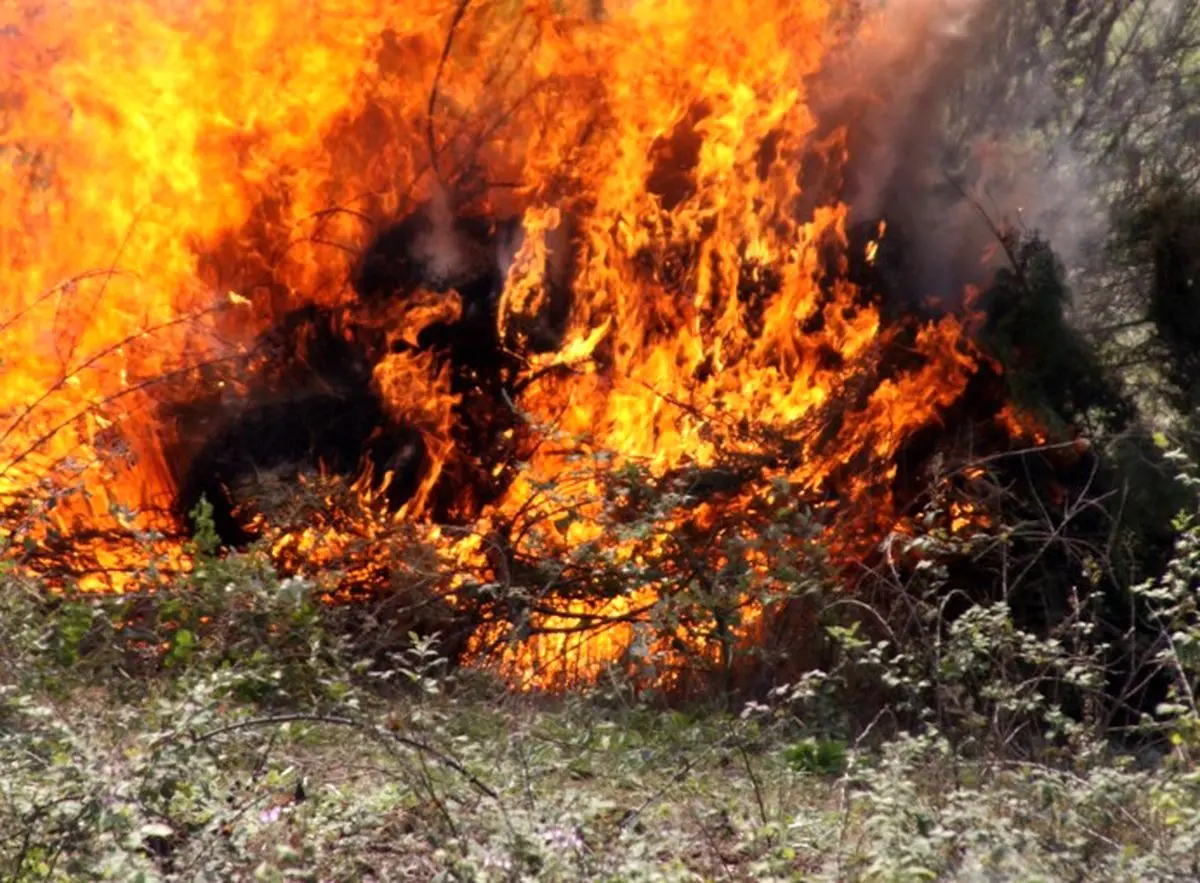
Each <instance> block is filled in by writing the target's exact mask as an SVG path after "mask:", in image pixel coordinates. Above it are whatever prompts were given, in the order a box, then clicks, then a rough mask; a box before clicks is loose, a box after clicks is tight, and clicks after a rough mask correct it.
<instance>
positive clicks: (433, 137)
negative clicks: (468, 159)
mask: <svg viewBox="0 0 1200 883" xmlns="http://www.w3.org/2000/svg"><path fill="white" fill-rule="evenodd" d="M470 6H471V0H458V6H456V7H455V9H454V17H453V18H452V19H451V20H450V30H449V31H447V33H446V42H445V43H444V44H442V55H441V57H440V58H439V59H438V64H437V71H436V73H434V75H433V86H432V88H430V90H429V105H428V107H426V109H425V138H426V140H427V142H428V146H429V164H430V167H431V168H432V169H433V176H434V178H436V179H437V182H438V185H439V186H440V187H441V188H442V189H443V190H444V189H445V186H446V184H445V181H443V180H442V170H441V165H440V164H439V163H438V146H437V133H436V132H435V131H434V125H433V113H434V110H435V108H436V107H437V101H438V92H439V90H440V88H441V84H442V74H443V72H444V71H445V70H446V62H447V60H448V59H449V58H450V49H451V47H452V46H453V45H454V35H455V33H457V31H458V26H459V25H460V24H462V20H463V17H464V16H465V15H466V14H467V9H468V8H469V7H470Z"/></svg>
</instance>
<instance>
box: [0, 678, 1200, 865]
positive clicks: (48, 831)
mask: <svg viewBox="0 0 1200 883" xmlns="http://www.w3.org/2000/svg"><path fill="white" fill-rule="evenodd" d="M227 687H228V683H227V678H226V677H224V676H217V675H213V676H211V677H207V678H202V679H199V680H196V681H194V682H193V683H191V684H190V685H189V687H188V689H187V690H182V691H181V690H177V689H171V690H166V691H158V690H154V691H148V692H147V693H146V694H145V695H143V696H142V697H141V698H140V699H136V700H134V699H132V698H130V697H129V696H128V695H125V696H124V697H123V698H119V699H118V698H115V697H114V696H113V695H112V694H109V693H106V692H105V691H104V690H96V689H92V690H88V691H80V692H75V693H72V694H70V695H64V696H60V697H59V698H57V699H53V700H52V699H50V698H48V697H42V699H41V700H37V699H35V698H34V697H28V696H21V695H20V694H19V693H17V692H14V691H12V690H10V691H8V692H7V693H6V694H5V700H4V701H5V708H4V718H3V720H4V730H3V734H4V735H3V739H2V741H0V748H2V752H0V757H2V758H3V761H2V762H3V769H2V770H0V781H2V783H3V784H2V785H0V819H2V820H3V825H2V826H0V828H2V830H3V832H4V833H3V834H0V868H4V869H5V879H16V880H91V879H120V880H134V879H139V880H239V879H246V880H250V879H256V880H292V879H294V880H313V881H318V880H321V881H324V880H347V881H349V880H379V881H383V880H436V879H445V880H523V879H538V880H805V879H813V880H921V879H967V880H1012V879H1024V880H1034V879H1042V880H1066V879H1081V880H1135V879H1136V880H1151V879H1188V875H1189V874H1191V873H1194V871H1195V867H1194V866H1195V862H1196V856H1197V855H1198V854H1200V853H1198V851H1197V850H1198V848H1200V801H1198V800H1197V797H1200V777H1198V776H1197V774H1196V773H1181V772H1179V771H1171V770H1169V769H1167V768H1163V767H1160V768H1159V769H1157V770H1152V771H1151V770H1138V769H1136V768H1135V767H1134V766H1133V765H1132V764H1131V763H1129V762H1122V763H1117V762H1112V763H1107V764H1104V765H1100V766H1097V767H1095V768H1093V769H1092V770H1090V771H1088V772H1086V773H1082V774H1081V773H1075V772H1068V771H1064V770H1057V771H1056V770H1054V769H1051V768H1049V767H1043V766H1038V765H1033V764H1006V763H1000V762H995V763H988V762H979V761H975V762H966V761H964V760H963V759H962V758H959V757H956V756H955V753H954V752H953V751H951V750H950V748H949V745H948V744H947V743H946V742H945V741H944V740H942V739H940V738H938V737H936V736H935V735H932V734H927V735H925V736H922V737H917V738H899V739H895V740H892V741H891V742H890V743H889V744H886V745H876V746H872V747H870V748H868V747H865V746H858V747H854V746H850V747H848V748H847V747H846V746H840V747H833V748H829V747H823V746H822V745H821V743H820V742H819V741H818V742H815V743H814V741H813V740H812V739H811V738H796V737H795V732H796V731H797V729H798V725H797V724H795V723H794V722H793V723H789V724H788V725H786V726H780V725H770V724H767V723H766V722H765V721H756V720H754V719H753V718H751V719H748V720H740V719H738V718H731V717H729V716H726V715H722V714H718V713H715V712H714V713H710V714H699V715H695V716H685V715H682V714H679V713H672V712H667V711H655V710H651V709H647V708H644V707H641V706H638V705H636V704H625V703H623V702H621V701H617V700H614V699H613V697H611V696H607V697H603V696H592V697H574V698H572V699H569V700H565V701H558V702H549V701H542V702H538V701H534V700H530V699H522V698H513V697H501V696H496V695H491V696H486V695H482V694H481V695H475V696H471V697H468V696H459V697H457V698H455V697H454V696H452V695H432V696H426V697H412V696H410V697H399V696H397V697H393V698H391V699H387V700H383V699H379V698H378V697H376V698H374V699H371V700H370V701H367V700H366V699H365V698H364V697H355V701H351V702H350V704H349V706H348V707H343V708H341V709H338V710H332V709H331V710H328V711H321V712H313V713H314V714H316V715H326V716H328V718H329V720H330V722H320V721H314V720H307V721H294V720H291V721H288V720H284V718H287V717H289V716H291V715H294V714H295V713H294V712H285V713H281V712H278V711H273V710H272V711H266V710H264V709H263V708H261V707H258V706H255V705H250V704H241V703H235V702H230V701H228V700H227V699H226V698H223V697H225V696H227V695H228V690H227ZM418 746H419V747H418ZM831 757H832V758H833V759H834V760H833V762H830V758H831ZM818 761H820V762H818ZM18 860H19V861H20V867H19V868H18V867H17V866H16V864H15V863H16V862H17V861H18ZM14 873H15V877H14V876H12V875H13V874H14Z"/></svg>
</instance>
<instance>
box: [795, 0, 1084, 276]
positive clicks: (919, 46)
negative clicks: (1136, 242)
mask: <svg viewBox="0 0 1200 883" xmlns="http://www.w3.org/2000/svg"><path fill="white" fill-rule="evenodd" d="M997 21H998V18H997V15H996V7H995V5H994V4H991V3H988V2H986V0H886V2H885V3H883V4H882V5H881V7H880V9H879V10H878V11H877V12H876V13H875V15H874V16H873V17H869V23H868V25H867V26H865V27H864V28H862V29H860V31H859V32H858V33H857V34H856V35H855V37H854V38H853V39H852V40H851V42H850V44H849V45H848V47H847V48H846V51H845V52H844V53H843V54H842V55H841V56H840V57H839V58H838V60H837V61H836V62H835V64H834V66H833V67H832V69H831V71H830V75H829V76H828V77H827V78H826V80H825V81H824V82H823V85H822V86H821V87H820V88H819V90H818V105H817V111H818V114H819V116H820V117H821V118H822V119H823V120H824V121H825V122H826V124H827V125H839V124H840V125H845V126H846V127H847V129H848V132H849V138H850V156H851V159H850V168H849V169H848V180H847V193H846V198H847V201H848V202H849V204H850V206H851V213H852V219H857V220H870V219H874V218H876V217H880V216H882V217H885V218H887V219H889V220H890V221H893V222H895V225H896V226H897V227H899V228H900V229H901V230H903V231H905V233H906V234H907V239H906V248H908V249H910V251H911V254H910V255H909V257H908V260H909V261H910V262H911V264H912V265H913V270H914V274H913V275H914V279H915V280H916V282H915V284H916V285H917V286H918V287H919V289H920V290H917V291H913V292H912V294H913V296H914V297H915V298H917V299H923V298H926V297H930V296H933V297H937V298H942V299H949V300H954V299H956V298H958V297H959V296H960V295H961V293H962V290H963V287H964V286H965V284H967V283H969V282H984V281H986V278H987V277H988V276H990V271H991V270H993V269H994V267H995V266H996V265H997V262H998V261H999V260H1002V255H999V253H998V252H997V251H996V249H995V247H994V246H995V245H996V236H995V231H996V229H997V228H1003V227H1016V228H1025V229H1036V230H1038V231H1039V232H1040V233H1041V234H1042V235H1044V236H1045V237H1046V238H1048V239H1049V240H1050V242H1051V244H1052V245H1053V247H1054V248H1055V250H1056V251H1057V252H1058V254H1059V255H1060V257H1062V258H1063V260H1064V262H1065V263H1066V264H1067V265H1068V266H1072V265H1075V264H1078V263H1080V262H1081V261H1082V260H1083V259H1084V258H1085V256H1086V254H1087V252H1088V250H1089V248H1090V246H1091V245H1092V244H1093V243H1094V242H1096V241H1097V239H1098V238H1099V237H1100V236H1101V235H1102V233H1103V231H1104V229H1105V225H1106V220H1107V219H1106V216H1105V215H1104V213H1103V212H1101V211H1099V210H1097V208H1096V206H1095V204H1094V200H1093V197H1092V194H1093V193H1094V192H1095V190H1096V174H1095V170H1094V169H1092V168H1091V167H1090V166H1089V164H1088V163H1087V162H1085V161H1084V160H1083V159H1082V158H1081V157H1080V156H1079V155H1078V154H1077V153H1076V152H1075V151H1074V150H1072V149H1071V147H1070V145H1069V144H1068V143H1067V142H1066V139H1065V138H1063V139H1055V138H1053V137H1048V136H1047V135H1046V134H1045V133H1046V129H1045V128H1044V127H1042V126H1041V121H1043V120H1045V119H1047V118H1053V117H1054V112H1055V111H1056V109H1057V108H1056V107H1055V104H1056V103H1057V102H1060V101H1061V98H1059V97H1057V96H1056V95H1055V94H1054V93H1053V92H1052V91H1051V89H1050V87H1049V86H1048V85H1039V84H1038V83H1036V82H1028V81H1026V82H1022V83H1021V88H1020V89H1019V90H1014V89H1011V88H1007V87H1006V84H1004V83H1002V82H1000V81H1001V80H1003V78H1004V77H1006V75H1007V74H1008V72H1007V71H1005V70H1003V69H1001V70H996V69H995V68H994V65H995V63H996V58H997V55H996V53H994V52H992V51H990V50H991V49H992V45H991V41H993V40H994V39H996V36H997V35H996V34H995V32H994V31H995V28H996V23H997ZM988 254H992V255H993V257H992V258H991V260H990V262H988V261H985V255H988ZM997 255H999V256H997Z"/></svg>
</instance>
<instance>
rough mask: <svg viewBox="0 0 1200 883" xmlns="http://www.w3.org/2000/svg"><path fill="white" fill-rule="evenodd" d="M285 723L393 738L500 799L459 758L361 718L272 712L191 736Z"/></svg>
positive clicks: (214, 735)
mask: <svg viewBox="0 0 1200 883" xmlns="http://www.w3.org/2000/svg"><path fill="white" fill-rule="evenodd" d="M288 723H313V724H330V725H333V726H339V727H349V728H350V729H352V730H358V731H359V732H361V733H365V734H367V735H369V736H371V737H373V738H375V739H379V740H381V741H386V740H387V739H389V738H390V739H391V740H392V741H395V742H398V743H399V744H401V745H404V746H405V747H407V748H411V749H413V750H414V751H416V752H418V753H419V754H421V755H424V756H428V757H431V758H433V759H434V760H436V761H437V762H438V763H440V764H442V765H443V766H445V767H447V768H449V769H451V770H453V771H454V772H456V773H458V774H459V775H460V776H462V777H463V778H464V779H466V780H467V782H469V783H470V784H471V786H472V787H474V788H475V789H476V790H478V791H479V792H480V793H481V794H484V795H486V796H487V797H490V798H491V799H492V800H495V801H499V800H500V795H499V794H498V793H497V792H496V791H495V790H494V789H492V788H491V787H489V786H488V785H487V784H485V783H484V782H482V781H480V779H479V777H478V776H476V775H475V774H474V773H472V772H471V771H470V770H468V769H467V768H466V767H465V766H463V765H462V764H461V763H460V762H459V761H457V760H455V759H454V758H453V757H451V756H450V755H448V754H446V753H445V752H443V751H440V750H439V749H437V748H434V747H433V746H432V745H427V744H425V743H424V742H421V741H419V740H417V739H413V738H412V737H411V736H405V735H403V734H401V733H396V732H392V731H391V730H385V729H383V728H381V727H377V726H372V725H371V724H366V723H363V722H362V721H357V720H354V719H353V718H349V717H340V716H336V715H327V714H315V713H303V712H299V713H294V714H275V715H269V716H266V717H254V718H248V719H246V720H241V721H235V722H234V723H231V724H226V725H225V726H223V727H217V728H216V729H215V730H209V731H208V732H206V733H200V734H198V735H194V736H193V737H192V738H193V741H194V742H196V743H198V744H199V743H204V742H209V741H211V740H212V739H215V738H217V737H218V736H223V735H225V734H227V733H233V732H236V731H238V730H246V729H252V728H254V727H269V726H276V725H278V724H288Z"/></svg>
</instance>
